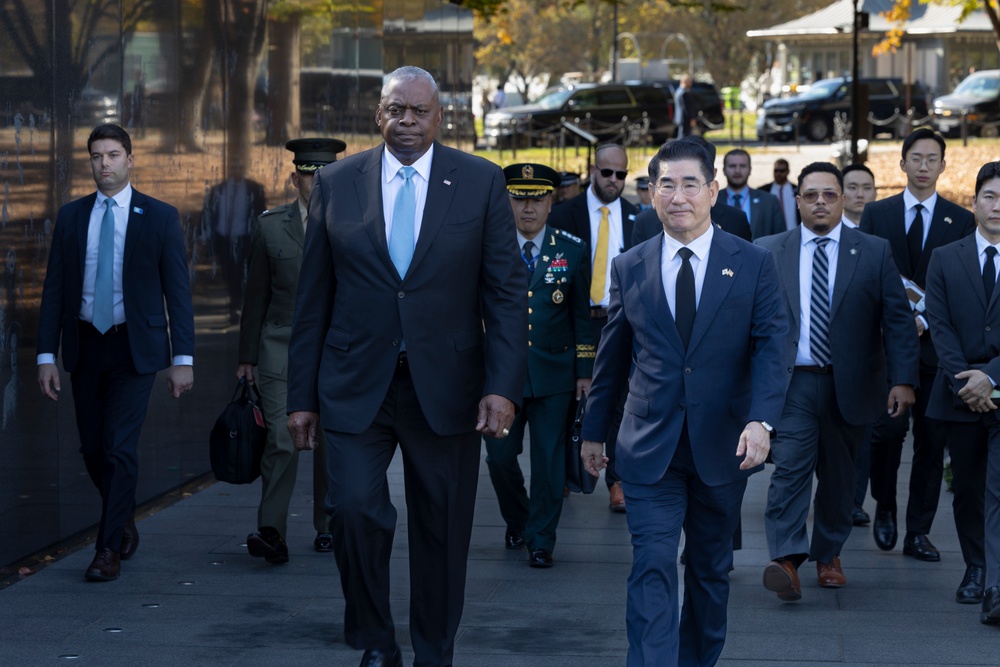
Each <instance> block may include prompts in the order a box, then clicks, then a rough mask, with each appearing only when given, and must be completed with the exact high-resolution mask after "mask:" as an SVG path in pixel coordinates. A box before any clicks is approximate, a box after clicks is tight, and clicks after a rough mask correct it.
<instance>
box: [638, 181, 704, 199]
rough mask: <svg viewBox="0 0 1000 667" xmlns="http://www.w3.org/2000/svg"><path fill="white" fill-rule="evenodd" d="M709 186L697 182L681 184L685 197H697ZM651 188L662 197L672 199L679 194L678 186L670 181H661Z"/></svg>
mask: <svg viewBox="0 0 1000 667" xmlns="http://www.w3.org/2000/svg"><path fill="white" fill-rule="evenodd" d="M706 185H708V183H698V182H697V181H684V182H683V183H681V187H680V191H681V193H682V194H683V195H684V196H685V197H697V196H698V193H699V192H701V189H702V188H703V187H705V186H706ZM649 187H651V188H653V189H655V190H656V193H657V194H658V195H660V196H661V197H664V198H666V199H670V198H671V197H673V196H674V195H675V194H677V190H678V188H677V186H676V185H675V184H674V183H672V182H670V181H661V182H659V183H657V184H656V185H655V186H654V185H650V186H649Z"/></svg>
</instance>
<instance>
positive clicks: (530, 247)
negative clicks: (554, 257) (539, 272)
mask: <svg viewBox="0 0 1000 667" xmlns="http://www.w3.org/2000/svg"><path fill="white" fill-rule="evenodd" d="M534 254H535V244H534V243H532V242H531V241H525V242H524V246H523V247H522V248H521V259H523V260H524V265H525V266H526V267H527V269H528V278H529V279H530V278H531V274H532V273H534V272H535V263H536V261H537V260H538V258H537V257H534Z"/></svg>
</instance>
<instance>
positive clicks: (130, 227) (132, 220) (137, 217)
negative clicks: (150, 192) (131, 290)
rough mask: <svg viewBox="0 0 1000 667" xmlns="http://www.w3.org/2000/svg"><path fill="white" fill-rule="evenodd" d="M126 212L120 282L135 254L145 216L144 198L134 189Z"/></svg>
mask: <svg viewBox="0 0 1000 667" xmlns="http://www.w3.org/2000/svg"><path fill="white" fill-rule="evenodd" d="M130 206H131V208H130V209H129V211H128V224H127V226H126V228H125V253H124V255H123V256H122V276H123V278H122V280H124V275H125V270H126V269H127V268H128V265H129V260H131V259H132V254H133V253H134V252H135V246H136V244H137V243H138V242H139V228H140V226H141V225H142V219H143V216H144V215H145V212H146V211H145V206H146V196H145V195H144V194H142V193H140V192H138V191H136V190H135V189H133V190H132V203H131V204H130Z"/></svg>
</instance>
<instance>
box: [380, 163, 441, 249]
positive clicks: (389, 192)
mask: <svg viewBox="0 0 1000 667" xmlns="http://www.w3.org/2000/svg"><path fill="white" fill-rule="evenodd" d="M433 158H434V144H431V147H430V148H428V149H427V152H426V153H424V154H423V155H421V156H420V158H419V159H418V160H417V161H416V162H414V163H413V164H412V165H410V166H411V167H413V168H414V169H415V170H416V173H415V174H414V175H413V185H414V186H415V187H416V189H417V210H416V214H415V215H414V216H413V244H414V246H416V243H417V239H418V238H420V224H421V223H422V222H423V220H424V204H426V203H427V186H428V185H429V184H430V182H431V161H432V160H433ZM402 166H403V163H402V162H400V161H399V160H397V159H396V156H395V155H393V154H392V153H390V152H389V150H388V149H383V150H382V213H383V215H384V216H385V240H386V242H387V243H388V241H389V239H391V238H392V212H393V209H395V207H396V194H397V193H398V192H399V189H400V188H401V187H403V182H404V181H405V180H406V179H404V178H403V175H402V174H400V173H399V170H400V168H401V167H402ZM418 176H419V178H418Z"/></svg>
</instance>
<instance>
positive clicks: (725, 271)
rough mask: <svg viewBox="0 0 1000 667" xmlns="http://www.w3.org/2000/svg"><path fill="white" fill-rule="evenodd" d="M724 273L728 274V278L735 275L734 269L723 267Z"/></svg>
mask: <svg viewBox="0 0 1000 667" xmlns="http://www.w3.org/2000/svg"><path fill="white" fill-rule="evenodd" d="M722 275H724V276H726V277H727V278H732V277H733V270H732V269H722Z"/></svg>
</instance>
